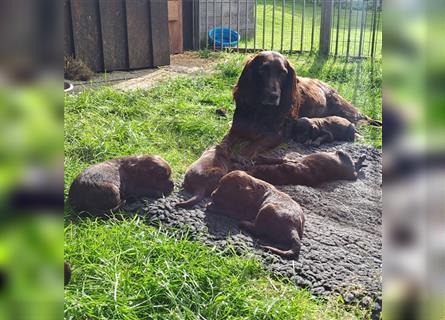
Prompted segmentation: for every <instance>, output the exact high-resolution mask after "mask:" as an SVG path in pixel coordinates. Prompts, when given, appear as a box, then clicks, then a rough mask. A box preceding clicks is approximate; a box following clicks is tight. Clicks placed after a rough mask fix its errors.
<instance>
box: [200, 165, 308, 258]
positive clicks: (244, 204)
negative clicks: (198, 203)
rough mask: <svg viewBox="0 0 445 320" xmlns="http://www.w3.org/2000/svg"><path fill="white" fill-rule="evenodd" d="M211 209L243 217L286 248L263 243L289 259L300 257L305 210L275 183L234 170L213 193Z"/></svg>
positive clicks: (247, 226) (247, 225)
mask: <svg viewBox="0 0 445 320" xmlns="http://www.w3.org/2000/svg"><path fill="white" fill-rule="evenodd" d="M211 201H212V202H211V203H210V205H208V207H207V208H208V210H209V211H212V212H215V213H217V214H223V215H226V216H229V217H231V218H233V219H236V220H238V221H240V227H242V228H244V229H246V230H247V231H249V232H250V233H252V234H253V235H254V236H257V237H259V238H260V239H263V238H264V239H265V240H268V241H271V242H273V243H277V244H279V245H280V246H284V247H286V249H279V248H277V247H275V246H263V248H265V249H267V250H270V251H272V252H273V253H275V254H278V255H280V256H282V257H283V258H287V259H298V256H299V253H300V248H301V240H302V238H303V229H304V221H305V218H304V214H303V210H302V209H301V207H300V205H299V204H298V203H296V202H295V201H294V200H292V198H291V197H289V196H288V195H287V194H285V193H283V192H281V191H279V190H278V189H276V188H275V187H274V186H273V185H271V184H269V183H267V182H264V181H261V180H259V179H256V178H254V177H252V176H250V175H248V174H247V173H245V172H242V171H238V170H237V171H232V172H230V173H229V174H227V175H225V176H224V177H223V178H222V179H221V180H220V182H219V184H218V188H217V189H216V190H215V191H214V192H213V193H212V195H211Z"/></svg>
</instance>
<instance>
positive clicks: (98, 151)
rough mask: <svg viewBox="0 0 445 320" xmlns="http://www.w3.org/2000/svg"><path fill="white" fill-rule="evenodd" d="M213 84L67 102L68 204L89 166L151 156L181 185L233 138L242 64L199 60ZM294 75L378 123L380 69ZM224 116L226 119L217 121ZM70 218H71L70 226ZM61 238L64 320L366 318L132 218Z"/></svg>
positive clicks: (72, 226) (90, 93)
mask: <svg viewBox="0 0 445 320" xmlns="http://www.w3.org/2000/svg"><path fill="white" fill-rule="evenodd" d="M202 54H203V55H210V57H209V58H210V59H215V61H216V66H215V67H214V70H213V72H210V73H208V74H202V75H196V76H192V77H187V76H184V77H180V78H177V79H172V80H167V81H164V82H163V83H161V84H159V85H157V86H156V87H154V88H152V89H149V90H139V91H132V92H121V91H117V90H114V89H112V88H107V87H105V88H101V89H95V90H87V91H84V92H82V93H80V94H78V95H72V96H66V97H65V195H66V193H67V189H68V187H69V184H70V183H71V181H72V180H73V179H74V177H75V176H76V175H77V174H78V173H79V172H80V171H81V170H82V169H84V168H85V167H87V166H88V165H90V164H92V163H96V162H99V161H103V160H105V159H109V158H112V157H116V156H121V155H129V154H138V153H149V154H150V153H151V154H159V155H161V156H162V157H164V158H165V159H166V160H167V161H168V162H169V163H170V164H171V166H172V168H173V175H174V178H175V179H176V180H179V179H181V177H182V175H183V173H184V172H185V169H186V167H187V166H188V165H189V164H190V163H191V162H193V161H194V160H196V158H198V157H199V156H200V155H201V153H202V151H203V150H204V149H205V148H206V147H208V146H209V145H210V144H212V143H216V142H218V141H219V140H220V139H221V137H222V136H223V135H224V134H225V133H226V131H227V130H228V129H229V126H230V121H231V118H232V115H233V111H234V106H233V102H232V97H231V89H232V87H233V85H234V83H235V82H236V80H237V78H238V76H239V73H240V71H241V69H242V67H243V65H244V62H245V60H246V56H245V55H241V54H228V53H212V54H209V53H208V52H203V53H202ZM289 59H290V60H291V61H292V63H293V64H294V66H295V67H296V70H297V72H298V74H299V75H303V76H312V77H316V78H319V79H322V80H325V81H327V82H328V83H330V84H331V85H333V86H334V87H336V88H338V90H339V92H340V93H341V94H342V95H344V96H345V98H347V99H349V100H351V101H353V102H354V103H355V104H356V105H357V107H358V108H359V109H360V110H361V111H362V112H363V113H365V114H367V115H369V116H371V117H373V118H376V119H381V77H382V72H381V62H379V61H376V62H374V63H372V62H370V61H358V62H352V63H351V62H349V63H346V62H345V61H342V60H334V59H329V60H327V61H318V60H317V58H316V57H315V56H309V55H304V56H290V57H289ZM219 108H224V109H226V110H227V117H221V116H218V115H217V114H216V113H215V110H217V109H219ZM360 132H361V134H362V135H363V136H364V139H365V140H364V142H365V143H368V144H372V145H374V146H376V147H380V146H381V129H380V128H371V127H361V128H360ZM70 214H72V212H71V210H70V209H69V208H68V207H67V208H66V210H65V215H66V216H67V218H68V216H69V215H70ZM68 220H69V219H67V221H66V228H65V256H66V259H68V260H69V261H71V263H72V264H73V269H74V273H73V281H72V284H70V285H69V287H68V288H67V289H66V290H65V296H66V300H65V301H66V302H65V317H66V318H73V319H77V318H93V319H124V318H125V319H204V318H205V319H290V318H292V319H293V318H296V319H303V318H304V319H348V318H363V316H364V314H365V313H366V311H364V310H360V309H358V308H356V307H351V306H345V305H344V304H343V303H342V301H341V299H340V298H336V297H335V296H333V297H332V298H331V299H328V300H321V299H314V298H312V297H311V296H310V295H309V294H308V293H307V292H306V291H305V290H301V289H297V288H295V287H294V286H293V285H292V284H290V283H288V282H287V281H286V280H285V279H276V278H274V277H273V276H272V275H270V274H268V273H267V272H266V271H264V270H263V269H262V268H261V266H260V265H259V264H258V263H257V262H256V261H255V260H253V259H251V258H249V257H248V256H242V257H240V256H238V255H236V254H235V253H234V252H232V251H230V250H229V251H227V252H221V251H220V250H219V249H218V248H210V247H206V246H204V245H202V244H200V243H197V242H194V241H191V240H190V239H188V238H187V235H186V234H185V235H182V236H180V235H179V233H176V234H175V235H173V234H172V230H158V229H155V228H153V227H149V226H146V225H145V224H144V223H143V222H142V221H140V220H138V219H134V218H132V217H131V216H129V217H127V218H124V219H121V220H117V219H116V220H114V219H111V220H108V221H95V220H93V219H84V220H82V221H80V222H79V221H77V222H75V223H70V222H69V221H68Z"/></svg>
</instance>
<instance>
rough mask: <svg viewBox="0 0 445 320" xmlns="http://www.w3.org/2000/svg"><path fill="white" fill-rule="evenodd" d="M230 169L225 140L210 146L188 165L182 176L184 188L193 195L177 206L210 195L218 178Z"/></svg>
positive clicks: (190, 203)
mask: <svg viewBox="0 0 445 320" xmlns="http://www.w3.org/2000/svg"><path fill="white" fill-rule="evenodd" d="M231 169H232V161H231V159H230V155H229V151H228V149H227V146H226V145H225V142H224V141H223V142H222V143H221V144H219V145H216V146H213V147H210V148H209V149H207V150H206V151H204V153H203V154H202V156H201V157H200V158H199V159H198V160H196V161H195V162H194V163H192V165H191V166H190V167H188V169H187V171H186V174H185V177H184V184H183V186H184V190H185V191H187V192H189V193H192V194H193V196H192V197H191V198H190V199H188V200H186V201H183V202H180V203H177V204H176V206H178V207H183V208H187V207H191V206H193V205H195V204H197V203H198V202H200V201H201V200H202V199H203V198H204V197H208V196H210V194H211V193H212V191H213V190H215V189H216V187H217V185H218V182H219V180H220V179H221V178H222V177H223V176H224V175H225V174H227V173H228V172H229V171H230V170H231Z"/></svg>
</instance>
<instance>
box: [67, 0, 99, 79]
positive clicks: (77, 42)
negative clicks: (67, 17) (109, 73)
mask: <svg viewBox="0 0 445 320" xmlns="http://www.w3.org/2000/svg"><path fill="white" fill-rule="evenodd" d="M70 2H71V16H72V23H73V39H74V50H75V53H76V58H79V59H81V60H82V61H84V62H85V63H86V64H87V65H88V66H89V67H90V68H91V69H93V70H94V71H103V70H104V63H103V51H102V35H101V28H100V13H99V1H98V0H88V1H85V0H71V1H70Z"/></svg>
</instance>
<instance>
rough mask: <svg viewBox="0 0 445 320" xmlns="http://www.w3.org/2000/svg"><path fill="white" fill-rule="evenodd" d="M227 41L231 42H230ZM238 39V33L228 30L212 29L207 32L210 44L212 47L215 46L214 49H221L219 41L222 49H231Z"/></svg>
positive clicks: (239, 37)
mask: <svg viewBox="0 0 445 320" xmlns="http://www.w3.org/2000/svg"><path fill="white" fill-rule="evenodd" d="M221 38H222V39H221ZM229 39H230V40H231V41H230V42H229ZM240 39H241V36H240V35H239V33H238V32H236V31H235V30H232V29H229V28H213V29H211V30H210V31H209V40H210V44H211V45H212V46H213V44H215V47H220V48H221V40H222V47H223V48H226V47H233V46H236V45H237V44H238V41H239V40H240Z"/></svg>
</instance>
